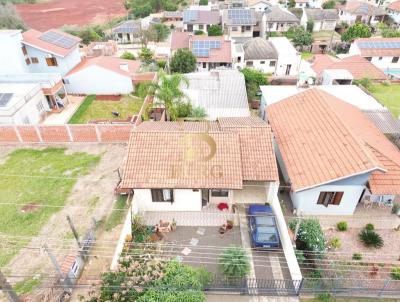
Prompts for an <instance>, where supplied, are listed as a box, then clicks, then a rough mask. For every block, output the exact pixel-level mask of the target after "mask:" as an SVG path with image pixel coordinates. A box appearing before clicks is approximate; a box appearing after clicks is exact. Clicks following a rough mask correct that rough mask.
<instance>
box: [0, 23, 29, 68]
mask: <svg viewBox="0 0 400 302" xmlns="http://www.w3.org/2000/svg"><path fill="white" fill-rule="evenodd" d="M21 42H22V34H21V31H20V30H8V29H5V30H0V45H1V47H0V74H14V73H24V72H29V69H28V65H27V63H28V61H26V60H27V59H26V58H25V55H24V53H23V51H24V49H23V48H22V44H21Z"/></svg>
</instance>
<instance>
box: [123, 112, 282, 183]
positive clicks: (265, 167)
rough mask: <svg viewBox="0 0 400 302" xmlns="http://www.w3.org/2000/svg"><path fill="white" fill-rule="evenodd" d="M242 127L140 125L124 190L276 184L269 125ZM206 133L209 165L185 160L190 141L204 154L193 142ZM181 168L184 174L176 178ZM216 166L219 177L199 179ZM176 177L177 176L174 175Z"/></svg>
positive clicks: (202, 146) (130, 152)
mask: <svg viewBox="0 0 400 302" xmlns="http://www.w3.org/2000/svg"><path fill="white" fill-rule="evenodd" d="M244 119H246V118H243V125H246V126H244V127H240V126H239V127H236V126H235V124H236V122H235V123H234V124H233V123H230V122H229V121H228V120H227V119H225V122H226V123H225V125H224V127H220V125H219V122H144V123H142V124H141V125H140V126H138V127H137V128H136V129H135V130H134V131H133V133H132V136H131V139H130V142H129V148H128V158H127V161H126V165H125V171H124V177H123V181H122V184H121V186H122V187H123V188H192V189H196V188H226V189H241V188H242V184H243V181H246V180H249V181H251V180H254V181H278V179H279V178H278V169H277V165H276V159H275V153H274V149H273V145H272V132H271V129H270V127H269V126H268V125H267V124H266V123H265V122H262V121H257V124H259V123H260V124H261V123H263V124H264V126H262V127H261V126H259V127H258V126H256V127H251V126H250V125H252V124H255V123H256V122H255V120H253V119H251V121H248V122H246V121H244ZM205 133H207V134H208V135H210V136H211V137H212V139H213V140H214V141H215V144H216V149H215V150H216V153H215V155H214V157H212V158H211V159H210V160H209V161H186V162H185V161H184V160H183V159H184V154H185V152H187V150H188V145H187V143H188V142H189V143H190V144H191V146H193V147H194V150H203V152H201V153H200V154H208V152H209V147H208V145H207V144H205V143H204V141H199V140H196V139H193V138H196V137H199V136H202V135H204V134H205ZM182 165H185V167H186V168H188V170H187V171H186V172H187V173H188V174H187V175H186V176H185V177H183V176H182V175H180V176H176V171H177V167H182ZM216 166H218V169H220V170H221V173H222V174H221V177H212V176H210V175H209V174H208V175H205V176H203V174H202V173H204V171H206V172H207V171H208V172H209V171H212V169H213V167H214V168H215V167H216ZM174 173H175V174H174Z"/></svg>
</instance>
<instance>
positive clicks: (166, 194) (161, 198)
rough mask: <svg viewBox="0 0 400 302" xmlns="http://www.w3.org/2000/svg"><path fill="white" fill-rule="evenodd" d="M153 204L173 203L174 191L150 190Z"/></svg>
mask: <svg viewBox="0 0 400 302" xmlns="http://www.w3.org/2000/svg"><path fill="white" fill-rule="evenodd" d="M151 199H152V201H153V202H171V203H173V202H174V191H173V190H172V189H151Z"/></svg>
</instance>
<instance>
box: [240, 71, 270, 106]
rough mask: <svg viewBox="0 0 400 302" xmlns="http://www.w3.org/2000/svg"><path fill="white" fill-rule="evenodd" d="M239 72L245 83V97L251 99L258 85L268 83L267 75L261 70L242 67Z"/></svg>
mask: <svg viewBox="0 0 400 302" xmlns="http://www.w3.org/2000/svg"><path fill="white" fill-rule="evenodd" d="M241 72H242V73H243V75H244V80H245V83H246V91H247V99H248V100H249V101H251V100H253V99H254V98H255V97H256V93H257V91H258V90H259V89H260V86H261V85H267V84H268V82H267V77H266V75H265V74H264V73H262V72H261V71H258V70H256V69H252V68H243V69H242V70H241Z"/></svg>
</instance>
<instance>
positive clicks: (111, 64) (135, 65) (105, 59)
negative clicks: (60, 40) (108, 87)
mask: <svg viewBox="0 0 400 302" xmlns="http://www.w3.org/2000/svg"><path fill="white" fill-rule="evenodd" d="M121 65H124V66H127V67H128V70H129V71H126V70H124V69H121ZM90 66H99V67H102V68H104V69H107V70H110V71H113V72H116V73H118V74H120V75H123V76H127V77H130V78H134V77H135V76H136V75H135V73H136V72H137V71H138V70H139V68H140V61H134V60H124V59H120V58H116V57H110V56H99V57H93V58H84V59H82V61H81V62H80V63H79V64H78V65H77V66H75V68H73V69H72V70H71V71H70V72H68V74H67V75H66V76H65V77H68V76H70V75H72V74H74V73H77V72H79V71H81V70H83V69H85V68H88V67H90Z"/></svg>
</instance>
